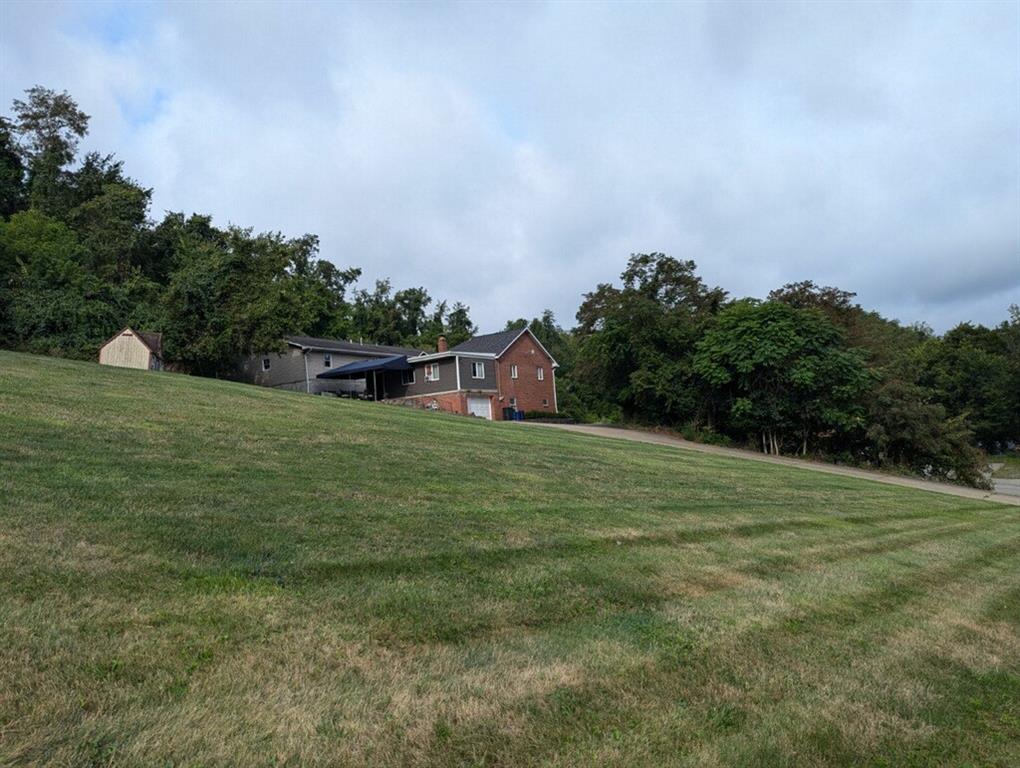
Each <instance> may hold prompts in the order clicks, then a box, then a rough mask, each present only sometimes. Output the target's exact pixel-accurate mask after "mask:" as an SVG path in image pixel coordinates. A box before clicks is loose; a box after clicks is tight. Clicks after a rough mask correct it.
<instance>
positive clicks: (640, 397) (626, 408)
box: [576, 253, 726, 424]
mask: <svg viewBox="0 0 1020 768" xmlns="http://www.w3.org/2000/svg"><path fill="white" fill-rule="evenodd" d="M695 268H696V267H695V264H694V262H693V261H678V260H677V259H674V258H672V257H669V256H666V255H665V254H662V253H651V254H634V255H632V256H631V257H630V260H629V261H628V263H627V268H626V269H625V270H624V272H623V273H622V274H621V276H620V277H621V280H622V282H623V285H622V287H620V288H617V287H615V286H612V285H609V284H602V285H599V286H598V287H597V288H596V289H595V290H594V291H592V292H591V293H588V294H585V296H584V302H583V303H582V304H581V307H580V309H579V310H578V312H577V320H578V323H579V325H578V328H577V330H576V334H577V356H576V357H577V362H576V370H577V385H578V395H579V397H580V398H581V399H582V400H583V401H584V402H585V404H586V409H587V410H589V411H590V412H597V411H602V412H604V413H605V415H612V412H613V411H614V410H617V411H620V412H622V414H623V415H625V416H628V417H631V418H636V419H638V420H641V421H646V422H651V423H658V424H677V423H685V422H688V421H692V420H704V421H707V422H711V419H712V414H711V412H710V409H709V408H708V402H707V401H706V399H705V397H704V393H703V391H702V389H701V387H700V382H699V381H697V380H696V377H695V375H694V371H693V368H692V357H693V351H694V346H695V344H696V343H697V341H698V339H700V338H701V336H702V334H703V333H704V330H705V328H706V327H707V326H708V324H709V323H710V322H711V319H712V318H713V316H714V315H715V314H716V313H717V312H718V311H719V309H720V307H721V306H722V304H723V302H724V301H725V298H726V292H725V291H723V290H722V289H721V288H711V287H709V286H707V285H706V284H705V283H704V281H703V280H702V279H701V278H700V277H698V276H697V274H696V272H695Z"/></svg>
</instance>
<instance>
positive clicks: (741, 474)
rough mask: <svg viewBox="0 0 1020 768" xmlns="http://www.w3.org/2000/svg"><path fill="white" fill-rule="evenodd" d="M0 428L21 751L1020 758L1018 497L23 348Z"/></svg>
mask: <svg viewBox="0 0 1020 768" xmlns="http://www.w3.org/2000/svg"><path fill="white" fill-rule="evenodd" d="M0 435H2V440H0V765H8V764H13V765H62V766H63V765H111V766H112V765H116V766H153V765H207V766H218V765H223V766H226V765H245V766H255V765H323V766H325V765H330V766H333V765H352V766H404V765H413V766H448V765H501V766H527V765H547V766H578V765H591V766H612V765H619V766H673V765H677V766H718V765H739V766H756V765H757V766H770V767H771V766H783V765H803V766H817V765H833V766H835V765H847V766H849V765H854V766H859V765H875V766H904V765H907V766H909V765H914V766H930V765H942V766H965V765H966V766H978V765H981V766H985V765H991V766H1016V765H1020V516H1018V511H1017V509H1015V508H1012V507H1006V506H998V505H994V504H989V503H983V502H978V501H969V500H965V499H959V498H953V497H950V496H943V495H937V494H929V493H924V492H920V491H914V490H910V489H904V488H896V487H893V486H889V485H880V484H877V483H868V482H865V481H859V480H855V479H850V478H842V477H838V476H832V475H822V474H819V473H815V472H810V471H804V470H796V469H789V468H786V467H777V466H771V465H768V464H760V463H758V462H750V461H740V460H734V459H729V458H724V457H715V456H709V455H705V454H699V453H693V452H692V453H685V452H680V451H677V450H675V449H671V448H666V447H660V446H655V445H643V444H637V443H628V442H625V441H620V440H600V439H597V438H591V437H586V436H580V435H573V434H568V433H561V432H559V431H556V430H549V429H541V428H538V427H529V426H528V425H526V424H524V425H522V424H489V423H485V422H482V421H479V420H472V419H467V418H460V417H453V416H445V415H439V414H429V413H425V412H419V411H411V410H407V409H401V408H397V407H390V406H384V405H375V404H370V403H356V402H348V401H339V400H336V399H331V398H316V397H308V396H306V395H296V394H289V393H283V392H273V391H268V390H264V389H258V388H255V387H248V386H243V385H237V384H230V383H226V382H217V381H211V380H201V379H193V378H189V377H186V376H180V375H172V374H153V373H145V372H140V371H125V370H117V369H110V368H100V367H98V366H96V365H92V364H85V363H74V362H68V361H61V360H54V359H46V358H40V357H31V356H26V355H16V354H11V353H0Z"/></svg>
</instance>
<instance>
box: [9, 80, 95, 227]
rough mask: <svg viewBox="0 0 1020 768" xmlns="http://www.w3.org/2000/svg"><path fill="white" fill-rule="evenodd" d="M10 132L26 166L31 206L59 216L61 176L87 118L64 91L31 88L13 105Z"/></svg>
mask: <svg viewBox="0 0 1020 768" xmlns="http://www.w3.org/2000/svg"><path fill="white" fill-rule="evenodd" d="M13 110H14V121H13V129H14V133H15V134H16V136H17V138H18V146H19V148H20V150H21V152H22V155H23V160H24V161H25V163H26V165H27V166H28V186H29V196H30V199H31V204H32V207H34V208H37V209H39V210H40V211H42V212H43V213H46V214H51V215H60V213H62V212H63V211H64V210H66V207H67V206H66V197H65V191H66V187H65V185H64V184H63V181H64V179H63V174H64V170H65V168H66V166H68V165H69V164H70V163H71V162H72V161H73V160H74V157H75V153H76V152H77V149H78V142H79V141H80V140H81V139H82V138H83V137H84V136H85V135H86V133H88V124H89V116H88V115H87V114H85V113H84V112H82V111H81V110H80V109H79V108H78V105H77V104H76V103H75V101H74V99H72V98H71V96H70V95H69V94H68V93H67V92H66V91H62V92H60V93H58V92H56V91H53V90H50V89H49V88H43V87H42V86H39V85H37V86H34V87H32V88H29V89H28V90H26V91H25V99H15V100H14V103H13Z"/></svg>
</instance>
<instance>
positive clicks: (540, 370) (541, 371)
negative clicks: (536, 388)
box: [536, 368, 545, 381]
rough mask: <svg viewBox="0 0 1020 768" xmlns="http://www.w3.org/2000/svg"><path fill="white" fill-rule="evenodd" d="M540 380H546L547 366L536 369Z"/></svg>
mask: <svg viewBox="0 0 1020 768" xmlns="http://www.w3.org/2000/svg"><path fill="white" fill-rule="evenodd" d="M536 373H537V374H538V380H539V381H545V368H538V370H537V371H536Z"/></svg>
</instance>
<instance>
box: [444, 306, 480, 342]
mask: <svg viewBox="0 0 1020 768" xmlns="http://www.w3.org/2000/svg"><path fill="white" fill-rule="evenodd" d="M477 332H478V328H477V327H476V326H475V324H474V323H473V322H471V308H470V307H468V306H466V305H464V304H461V303H460V302H459V301H456V302H454V304H453V306H452V307H450V311H449V312H448V313H447V314H446V322H445V328H444V333H445V335H446V341H447V342H448V343H449V345H450V346H451V347H455V346H456V345H458V344H460V343H461V342H464V341H467V340H468V339H470V338H471V337H472V336H474V335H475V334H476V333H477Z"/></svg>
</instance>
